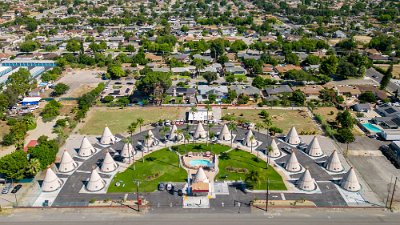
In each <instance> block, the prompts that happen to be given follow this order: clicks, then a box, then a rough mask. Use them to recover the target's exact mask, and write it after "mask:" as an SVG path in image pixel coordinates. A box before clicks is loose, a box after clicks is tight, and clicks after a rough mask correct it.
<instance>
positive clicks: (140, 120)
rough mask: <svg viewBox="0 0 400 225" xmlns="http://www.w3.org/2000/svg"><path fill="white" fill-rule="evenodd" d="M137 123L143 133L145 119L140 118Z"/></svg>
mask: <svg viewBox="0 0 400 225" xmlns="http://www.w3.org/2000/svg"><path fill="white" fill-rule="evenodd" d="M136 123H137V124H138V125H139V129H140V130H139V131H140V132H142V125H143V123H144V119H143V118H141V117H139V118H137V120H136Z"/></svg>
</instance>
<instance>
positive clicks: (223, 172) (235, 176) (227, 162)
mask: <svg viewBox="0 0 400 225" xmlns="http://www.w3.org/2000/svg"><path fill="white" fill-rule="evenodd" d="M228 156H229V159H221V158H220V159H219V173H218V175H217V177H216V179H218V180H222V179H226V180H245V177H246V173H242V172H236V171H232V170H230V171H228V168H234V169H236V170H238V169H244V171H246V172H250V171H251V170H255V171H258V173H259V175H260V182H259V183H258V184H256V185H255V186H254V189H255V190H265V189H267V188H266V186H267V182H266V181H267V177H268V178H269V189H270V190H286V186H285V184H284V183H283V180H282V177H281V176H280V175H279V174H278V173H277V172H276V171H275V169H274V168H273V167H271V166H268V169H267V166H266V163H265V162H264V161H262V160H259V161H258V162H256V161H255V160H254V159H255V158H256V157H255V156H254V155H252V154H250V153H248V152H244V151H241V150H233V151H230V152H229V153H228ZM224 176H226V178H224Z"/></svg>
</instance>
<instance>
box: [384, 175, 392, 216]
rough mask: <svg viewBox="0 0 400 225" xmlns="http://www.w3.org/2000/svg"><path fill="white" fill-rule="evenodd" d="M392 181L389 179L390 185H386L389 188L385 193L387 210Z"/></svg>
mask: <svg viewBox="0 0 400 225" xmlns="http://www.w3.org/2000/svg"><path fill="white" fill-rule="evenodd" d="M392 181H393V176H391V177H390V183H389V185H388V187H389V188H388V193H387V197H386V204H385V207H386V208H388V204H389V198H390V192H391V189H392Z"/></svg>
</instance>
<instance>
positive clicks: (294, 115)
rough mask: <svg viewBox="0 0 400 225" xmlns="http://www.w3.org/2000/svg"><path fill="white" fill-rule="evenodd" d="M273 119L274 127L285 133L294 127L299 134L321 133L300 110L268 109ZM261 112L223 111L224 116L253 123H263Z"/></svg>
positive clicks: (245, 110)
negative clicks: (231, 116)
mask: <svg viewBox="0 0 400 225" xmlns="http://www.w3.org/2000/svg"><path fill="white" fill-rule="evenodd" d="M266 111H267V112H268V113H269V114H270V116H271V118H272V126H276V127H279V128H281V129H283V132H284V133H287V132H289V130H290V128H291V127H292V126H295V127H296V130H297V132H299V133H300V132H302V131H303V132H307V133H312V132H316V133H317V134H318V133H320V130H319V129H318V128H317V126H316V124H315V123H314V122H313V121H312V119H311V118H310V117H309V116H308V114H307V112H305V111H300V110H286V109H266ZM260 112H261V110H259V109H223V110H222V115H223V116H224V115H227V114H228V113H230V114H231V115H234V116H236V118H237V119H244V120H247V121H249V122H252V123H257V122H263V118H261V117H260V116H259V115H258V114H259V113H260Z"/></svg>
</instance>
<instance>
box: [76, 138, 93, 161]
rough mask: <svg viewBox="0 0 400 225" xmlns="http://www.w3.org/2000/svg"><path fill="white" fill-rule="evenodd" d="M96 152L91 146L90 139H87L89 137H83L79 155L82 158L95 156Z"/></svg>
mask: <svg viewBox="0 0 400 225" xmlns="http://www.w3.org/2000/svg"><path fill="white" fill-rule="evenodd" d="M95 152H96V150H95V149H94V148H93V145H92V144H90V142H89V139H87V137H83V139H82V142H81V147H80V148H79V152H78V155H79V156H82V157H88V156H91V155H93V153H95Z"/></svg>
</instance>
